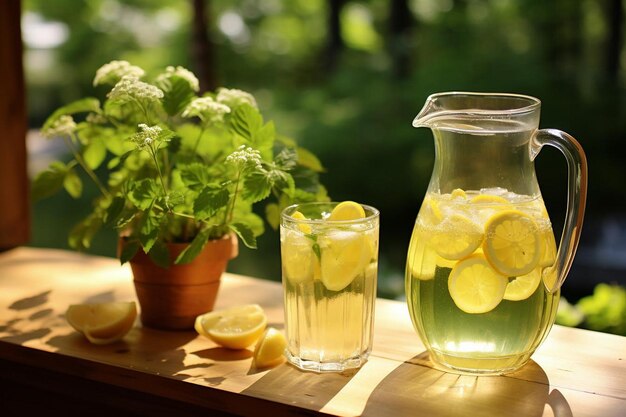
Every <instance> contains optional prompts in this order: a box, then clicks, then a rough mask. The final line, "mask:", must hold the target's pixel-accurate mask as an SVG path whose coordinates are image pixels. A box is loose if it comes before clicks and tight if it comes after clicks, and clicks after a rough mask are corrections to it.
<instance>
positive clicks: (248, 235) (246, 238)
mask: <svg viewBox="0 0 626 417" xmlns="http://www.w3.org/2000/svg"><path fill="white" fill-rule="evenodd" d="M228 227H229V228H230V230H232V231H233V232H235V233H236V234H237V236H239V238H240V239H241V241H242V242H243V244H244V245H246V246H247V247H249V248H250V249H256V248H257V246H256V237H255V236H254V233H253V232H252V229H251V228H250V227H248V226H247V225H245V224H243V223H232V224H230V225H228Z"/></svg>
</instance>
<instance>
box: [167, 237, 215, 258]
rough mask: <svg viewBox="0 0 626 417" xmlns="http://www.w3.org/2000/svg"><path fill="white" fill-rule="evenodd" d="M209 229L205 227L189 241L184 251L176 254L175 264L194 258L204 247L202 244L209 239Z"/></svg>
mask: <svg viewBox="0 0 626 417" xmlns="http://www.w3.org/2000/svg"><path fill="white" fill-rule="evenodd" d="M209 231H210V229H205V230H203V231H201V232H200V233H198V234H197V235H196V237H195V238H194V239H193V240H192V241H191V243H190V244H189V246H187V247H186V248H185V250H184V251H182V252H181V253H180V255H178V258H176V261H174V263H176V264H186V263H189V262H191V261H192V260H194V259H195V257H196V256H198V254H199V253H200V252H201V251H202V249H204V246H205V245H206V244H207V242H208V240H209Z"/></svg>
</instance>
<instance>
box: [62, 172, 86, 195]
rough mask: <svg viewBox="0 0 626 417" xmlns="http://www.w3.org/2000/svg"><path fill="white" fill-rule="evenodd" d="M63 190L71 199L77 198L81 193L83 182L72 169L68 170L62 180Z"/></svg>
mask: <svg viewBox="0 0 626 417" xmlns="http://www.w3.org/2000/svg"><path fill="white" fill-rule="evenodd" d="M63 188H65V191H67V193H68V194H69V195H71V196H72V197H73V198H79V197H80V196H81V194H82V193H83V182H82V181H81V179H80V177H79V176H78V175H77V174H76V172H75V171H74V170H73V169H70V170H68V171H67V173H66V174H65V178H63Z"/></svg>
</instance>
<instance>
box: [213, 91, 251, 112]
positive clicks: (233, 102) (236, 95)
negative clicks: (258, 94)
mask: <svg viewBox="0 0 626 417" xmlns="http://www.w3.org/2000/svg"><path fill="white" fill-rule="evenodd" d="M215 99H216V100H217V101H218V103H222V104H225V105H227V106H228V107H230V108H231V109H232V108H235V107H237V106H240V105H242V104H249V105H251V106H252V107H254V108H258V107H257V104H256V100H255V99H254V97H253V96H252V94H250V93H246V92H245V91H242V90H237V89H236V88H220V89H219V90H217V97H216V98H215Z"/></svg>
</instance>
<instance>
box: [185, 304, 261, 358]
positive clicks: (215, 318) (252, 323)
mask: <svg viewBox="0 0 626 417" xmlns="http://www.w3.org/2000/svg"><path fill="white" fill-rule="evenodd" d="M266 325H267V316H266V315H265V312H264V311H263V309H262V308H261V307H260V306H259V305H258V304H246V305H241V306H236V307H231V308H228V309H224V310H217V311H211V312H209V313H205V314H202V315H200V316H198V317H196V322H195V324H194V328H195V329H196V331H197V332H198V334H200V335H202V336H205V337H208V338H209V339H211V340H212V341H214V342H215V343H217V344H218V345H220V346H223V347H225V348H228V349H245V348H247V347H248V346H252V345H253V344H254V343H255V342H256V341H257V340H258V339H259V337H261V335H262V334H263V331H264V330H265V326H266Z"/></svg>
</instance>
